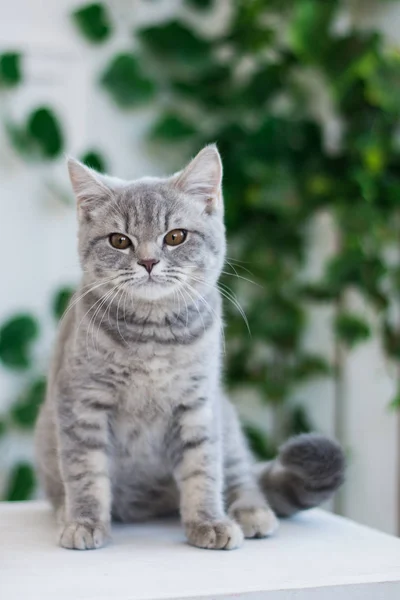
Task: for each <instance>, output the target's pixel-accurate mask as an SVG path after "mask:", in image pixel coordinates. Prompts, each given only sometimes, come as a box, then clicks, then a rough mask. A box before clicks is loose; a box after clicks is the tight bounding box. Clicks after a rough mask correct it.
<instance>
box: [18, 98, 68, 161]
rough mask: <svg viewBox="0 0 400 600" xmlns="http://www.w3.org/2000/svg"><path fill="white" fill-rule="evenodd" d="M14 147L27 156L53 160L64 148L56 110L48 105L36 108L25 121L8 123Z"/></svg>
mask: <svg viewBox="0 0 400 600" xmlns="http://www.w3.org/2000/svg"><path fill="white" fill-rule="evenodd" d="M7 131H8V134H9V137H10V140H11V142H12V144H13V146H14V148H15V149H16V150H17V151H18V152H19V153H20V154H21V155H22V156H25V157H27V158H32V157H33V158H36V159H39V160H53V159H55V158H57V157H59V156H60V154H61V153H62V151H63V149H64V135H63V131H62V128H61V124H60V122H59V120H58V118H57V116H56V114H55V112H54V111H53V110H52V109H51V108H50V107H48V106H41V107H39V108H36V109H34V110H33V111H32V112H31V113H30V114H29V115H28V117H27V120H26V122H25V123H23V124H21V125H17V124H15V123H7Z"/></svg>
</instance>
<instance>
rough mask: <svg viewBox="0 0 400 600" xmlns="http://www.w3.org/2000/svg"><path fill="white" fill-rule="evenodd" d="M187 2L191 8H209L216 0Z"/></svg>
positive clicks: (187, 0) (190, 0) (186, 0)
mask: <svg viewBox="0 0 400 600" xmlns="http://www.w3.org/2000/svg"><path fill="white" fill-rule="evenodd" d="M185 3H186V4H187V5H188V6H189V7H190V8H195V9H197V10H209V9H210V8H211V7H212V5H213V3H214V0H185Z"/></svg>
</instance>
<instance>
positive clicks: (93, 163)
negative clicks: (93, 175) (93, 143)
mask: <svg viewBox="0 0 400 600" xmlns="http://www.w3.org/2000/svg"><path fill="white" fill-rule="evenodd" d="M81 161H82V162H83V163H84V164H85V165H87V166H88V167H90V168H91V169H94V170H95V171H97V172H98V173H105V172H106V171H107V166H106V161H105V159H104V157H103V156H102V155H101V153H100V152H98V151H97V150H88V151H87V152H86V153H85V154H84V155H83V156H82V157H81Z"/></svg>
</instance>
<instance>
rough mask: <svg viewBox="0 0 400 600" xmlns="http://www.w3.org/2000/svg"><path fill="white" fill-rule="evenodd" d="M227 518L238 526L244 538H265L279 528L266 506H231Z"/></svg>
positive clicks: (274, 517)
mask: <svg viewBox="0 0 400 600" xmlns="http://www.w3.org/2000/svg"><path fill="white" fill-rule="evenodd" d="M229 516H230V517H232V519H234V520H235V521H236V522H237V523H238V524H239V525H240V527H241V529H242V531H243V534H244V537H245V538H263V537H267V536H269V535H272V534H273V533H275V531H276V530H277V529H278V527H279V521H278V519H277V518H276V516H275V513H274V512H273V511H272V510H271V509H270V508H269V507H268V506H243V505H242V506H241V505H240V503H238V504H237V505H236V506H235V504H233V505H232V506H231V508H230V509H229Z"/></svg>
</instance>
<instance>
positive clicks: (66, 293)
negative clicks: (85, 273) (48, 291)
mask: <svg viewBox="0 0 400 600" xmlns="http://www.w3.org/2000/svg"><path fill="white" fill-rule="evenodd" d="M74 293H75V290H74V289H73V288H71V287H62V288H60V289H59V290H58V291H57V292H56V294H55V296H54V298H53V315H54V316H55V318H56V319H61V317H62V316H63V314H64V312H65V311H66V309H67V306H68V304H69V301H70V300H71V297H72V296H73V294H74Z"/></svg>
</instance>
